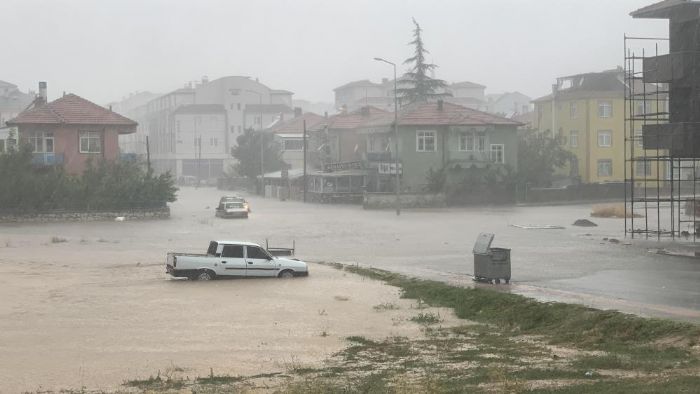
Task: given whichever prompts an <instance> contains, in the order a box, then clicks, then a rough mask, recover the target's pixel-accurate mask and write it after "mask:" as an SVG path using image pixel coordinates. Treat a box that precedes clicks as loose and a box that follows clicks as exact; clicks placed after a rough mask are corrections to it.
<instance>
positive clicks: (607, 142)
mask: <svg viewBox="0 0 700 394" xmlns="http://www.w3.org/2000/svg"><path fill="white" fill-rule="evenodd" d="M598 146H600V147H602V148H609V147H611V146H612V131H611V130H599V131H598Z"/></svg>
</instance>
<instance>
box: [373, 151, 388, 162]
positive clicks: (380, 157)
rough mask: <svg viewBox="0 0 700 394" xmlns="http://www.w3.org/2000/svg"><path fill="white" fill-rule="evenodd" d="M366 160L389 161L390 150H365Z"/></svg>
mask: <svg viewBox="0 0 700 394" xmlns="http://www.w3.org/2000/svg"><path fill="white" fill-rule="evenodd" d="M367 161H391V152H386V151H384V152H367Z"/></svg>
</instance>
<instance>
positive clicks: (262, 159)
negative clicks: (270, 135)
mask: <svg viewBox="0 0 700 394" xmlns="http://www.w3.org/2000/svg"><path fill="white" fill-rule="evenodd" d="M258 97H259V101H258V102H259V105H260V184H261V185H262V195H263V197H265V131H264V130H263V109H262V94H260V95H259V96H258Z"/></svg>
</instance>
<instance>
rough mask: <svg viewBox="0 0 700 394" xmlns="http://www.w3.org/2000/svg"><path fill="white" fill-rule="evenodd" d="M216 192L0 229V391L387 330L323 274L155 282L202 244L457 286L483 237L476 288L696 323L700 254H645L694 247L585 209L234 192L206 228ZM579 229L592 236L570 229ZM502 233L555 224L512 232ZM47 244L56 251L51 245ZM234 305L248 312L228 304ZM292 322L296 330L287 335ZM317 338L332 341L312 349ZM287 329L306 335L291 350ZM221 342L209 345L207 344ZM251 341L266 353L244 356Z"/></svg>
mask: <svg viewBox="0 0 700 394" xmlns="http://www.w3.org/2000/svg"><path fill="white" fill-rule="evenodd" d="M222 194H224V193H223V192H221V191H217V190H214V189H209V188H200V189H194V188H183V189H182V190H181V191H180V192H179V200H178V201H177V202H176V203H173V204H172V206H171V213H172V217H171V219H170V220H162V221H143V222H138V221H125V222H83V223H46V224H3V225H0V375H2V371H5V372H6V374H5V376H4V377H1V378H2V380H4V381H5V382H6V381H7V379H9V378H12V379H14V384H15V385H14V386H9V387H12V388H13V389H8V388H7V387H8V386H4V387H5V390H10V391H7V392H13V391H15V390H14V388H21V389H22V390H36V389H41V388H47V386H41V387H39V386H37V385H39V384H40V383H41V382H46V384H47V385H49V387H66V386H65V385H63V386H55V384H58V383H66V382H72V385H70V386H69V387H80V385H81V384H82V382H87V383H91V384H90V385H89V386H90V387H95V384H98V387H99V384H100V382H107V383H105V384H106V385H107V387H112V386H110V385H113V384H114V383H115V382H116V383H119V382H120V381H121V380H119V379H128V378H134V377H147V376H143V375H139V374H149V373H155V371H157V370H158V369H162V368H165V367H166V366H167V365H168V360H175V361H170V362H171V363H172V364H173V365H175V363H176V362H178V363H179V362H184V364H185V367H186V368H193V371H200V372H201V370H203V369H204V370H208V368H209V367H217V366H223V367H222V368H223V370H224V372H227V373H250V372H251V371H261V370H266V369H265V368H264V366H262V363H267V365H266V366H267V367H268V368H267V370H269V369H270V368H273V367H274V368H277V370H279V369H280V368H282V367H281V366H280V363H284V360H285V357H286V358H287V359H290V360H291V361H293V360H292V358H293V357H299V358H301V359H302V360H307V359H308V360H312V359H314V360H318V359H322V358H323V355H324V354H329V353H330V352H332V351H335V350H337V349H339V347H340V346H342V341H341V340H339V339H338V338H340V337H342V336H343V335H346V336H347V335H352V333H349V332H348V331H347V327H351V328H353V327H354V326H356V323H355V322H357V321H367V322H368V324H365V325H364V326H363V328H362V329H361V330H360V331H361V333H365V334H368V333H380V334H386V335H389V334H390V333H391V332H394V331H397V330H398V331H400V328H396V327H394V326H393V325H392V321H391V320H388V321H386V322H384V323H382V322H381V321H374V320H372V319H366V318H365V317H366V316H365V317H362V318H359V319H358V316H363V315H362V314H361V313H362V312H360V310H361V308H364V309H363V310H364V311H365V312H364V313H366V312H367V311H368V310H369V311H371V307H372V305H369V304H373V302H374V301H375V300H376V301H377V302H374V303H380V302H382V299H386V300H390V299H393V298H391V297H394V298H395V297H396V296H397V295H396V294H395V293H396V292H395V289H394V290H392V291H393V293H392V292H389V293H387V290H383V289H380V288H376V287H373V286H375V285H374V284H372V283H371V282H369V281H364V282H363V281H362V280H361V279H358V278H356V277H354V276H352V275H350V276H338V275H339V274H335V275H336V276H333V275H334V274H333V273H331V272H329V271H332V270H328V269H324V270H326V271H324V272H326V273H325V274H324V275H320V276H319V275H314V274H313V271H312V275H311V276H310V277H308V278H297V279H299V280H297V279H293V280H290V281H289V282H283V287H279V285H278V283H280V282H278V281H275V280H270V279H267V280H262V281H257V280H255V281H221V282H213V283H199V284H197V283H196V282H195V283H190V285H188V286H180V285H184V284H187V283H188V282H182V281H174V280H170V279H169V278H168V276H167V275H165V274H164V267H163V265H162V264H163V262H164V259H165V253H166V252H168V251H182V252H201V253H203V252H204V251H205V250H206V247H207V245H208V242H209V241H210V240H212V239H224V240H246V241H253V242H259V243H261V244H265V241H266V240H268V241H269V243H270V246H279V247H290V246H292V244H293V243H294V244H295V246H296V249H297V256H298V257H299V258H302V259H306V260H310V261H337V262H345V263H357V264H360V265H364V266H373V267H378V268H383V269H387V270H392V271H397V272H401V273H405V274H408V275H412V276H418V277H422V278H428V279H437V280H442V281H446V282H449V283H453V284H457V285H463V286H472V285H474V284H473V282H472V281H471V277H470V275H471V274H472V273H473V263H472V256H471V251H472V246H473V243H474V240H475V239H476V237H477V235H478V234H479V233H480V232H491V233H494V234H496V238H495V241H494V244H493V246H497V247H507V248H511V249H512V282H511V284H510V285H504V284H501V285H485V284H478V286H487V287H488V286H490V287H492V288H496V289H499V290H502V291H511V292H515V293H519V294H524V295H528V296H532V297H535V298H537V299H540V300H547V301H551V300H554V301H567V302H577V303H581V304H585V305H590V306H595V307H600V308H612V309H618V310H621V311H625V312H629V313H636V314H640V315H644V316H657V317H670V318H673V319H678V320H688V321H694V322H700V286H698V283H700V259H695V258H687V257H674V256H665V255H659V254H656V253H652V252H650V251H654V250H656V249H657V248H660V247H666V248H676V249H683V250H685V251H693V250H694V248H693V246H692V244H690V243H687V242H686V243H678V244H674V245H672V244H669V243H658V242H656V241H637V240H635V241H634V242H629V240H626V239H624V234H623V232H624V230H623V229H624V227H623V226H624V222H623V221H622V220H621V219H597V218H590V217H589V216H590V212H591V205H578V206H553V207H552V206H550V207H492V208H484V207H479V208H454V209H441V210H427V209H425V210H407V211H403V212H402V214H401V216H399V217H397V216H396V215H395V213H394V211H365V210H363V209H362V208H361V207H358V206H351V205H341V206H337V205H316V204H303V203H300V202H293V201H277V200H269V199H268V200H266V199H261V198H259V197H256V196H249V201H250V203H251V208H252V213H251V215H250V218H249V219H247V220H246V219H219V218H215V217H214V207H215V206H216V205H217V203H218V200H219V197H220V196H221V195H222ZM580 218H590V219H591V220H593V221H594V222H596V223H597V224H598V225H599V226H598V227H591V228H582V227H575V226H572V225H571V224H572V223H573V222H574V221H575V220H576V219H580ZM516 224H517V225H558V226H563V227H565V228H564V229H559V230H527V229H522V228H516V227H513V226H512V225H516ZM53 237H57V238H62V239H65V241H66V242H52V238H53ZM604 238H615V239H618V240H620V242H619V243H613V242H609V241H604V240H603V239H604ZM173 285H175V286H173ZM195 285H196V286H195ZM345 285H346V286H348V287H346V288H344V287H343V286H345ZM338 291H340V292H342V293H343V294H338V295H343V296H346V295H349V296H350V298H351V299H352V300H354V301H356V303H355V304H353V305H354V306H353V307H354V308H360V309H357V310H355V311H350V312H348V313H345V312H343V313H342V314H339V313H334V312H331V311H336V312H337V311H338V310H342V309H341V308H340V307H339V306H338V303H337V302H336V301H334V300H333V298H332V297H333V296H334V295H336V294H335V293H336V292H338ZM295 299H297V300H298V301H299V302H298V303H295V302H293V301H294V300H295ZM249 300H251V301H252V300H254V301H255V302H254V303H252V304H250V305H248V306H247V307H246V308H241V305H243V304H245V303H246V302H247V301H249ZM324 302H325V304H324ZM300 305H304V307H301V306H300ZM348 305H350V304H348ZM259 308H264V309H263V310H260V309H259ZM289 309H291V310H292V311H293V312H294V313H289ZM297 309H298V310H297ZM327 311H328V312H327ZM268 314H269V315H270V316H273V317H272V318H266V316H268ZM239 315H240V316H243V317H242V318H240V319H235V318H233V317H232V316H239ZM328 315H331V316H332V317H331V318H327V317H326V316H328ZM340 315H342V316H345V318H342V317H341V316H340ZM314 318H315V319H314ZM329 319H330V320H332V321H333V322H334V323H332V324H331V323H328V322H327V320H329ZM299 322H305V323H306V324H307V325H306V326H301V327H299V326H296V324H301V323H299ZM319 322H320V323H319ZM278 324H281V325H282V326H284V327H278V326H277V325H278ZM308 324H312V326H308ZM313 324H316V325H313ZM264 327H267V330H265V329H264ZM309 327H311V328H309ZM326 327H327V328H326ZM382 327H384V329H382ZM326 329H328V330H330V331H334V334H335V336H333V334H331V339H328V340H327V341H326V340H325V339H324V340H323V341H320V340H319V339H318V338H323V337H322V336H320V335H319V332H321V331H324V330H326ZM344 329H345V331H343V330H344ZM297 330H299V331H308V330H312V331H313V334H311V335H309V334H308V332H306V336H305V338H306V340H300V338H299V337H298V335H297V334H296V332H297ZM200 333H203V336H200V337H197V338H192V337H195V336H197V335H199V334H200ZM248 337H250V339H249V340H248V341H246V339H248ZM183 338H184V339H186V341H184V342H183ZM190 338H192V339H190ZM209 338H214V339H213V341H214V342H213V343H210V340H209ZM275 338H276V339H275ZM309 338H311V339H309ZM228 342H230V343H229V345H228V346H227V347H224V349H223V350H221V349H218V346H214V345H218V344H220V343H228ZM266 346H270V347H271V348H273V349H277V350H280V349H281V351H277V350H275V351H272V352H262V353H258V350H259V349H260V347H263V348H264V347H266ZM294 346H297V347H294ZM215 347H216V348H217V349H218V350H217V349H215ZM241 349H244V351H243V352H242V354H244V355H245V356H246V357H249V358H250V357H252V358H253V359H260V357H261V356H260V354H264V355H265V357H268V359H266V360H267V361H265V362H262V361H261V362H258V363H257V364H254V365H248V367H250V368H248V369H246V368H242V366H243V365H244V364H245V360H247V359H245V357H244V358H243V359H241V358H236V357H233V356H232V354H239V353H240V350H241ZM300 349H302V350H300ZM303 349H307V350H306V351H303ZM268 350H269V349H268ZM182 360H185V361H182ZM193 360H203V361H202V362H200V363H196V362H194V361H193ZM241 360H243V361H241ZM280 360H282V361H280ZM232 363H234V364H235V365H237V366H238V367H239V368H238V369H236V368H233V367H232ZM236 363H237V364H236ZM212 364H214V365H212ZM273 364H274V365H273ZM115 365H116V366H115ZM149 368H150V369H149ZM274 368H273V369H274ZM282 369H283V368H282ZM22 371H25V372H24V373H21V372H22ZM231 371H233V372H231ZM193 373H194V372H193ZM103 375H104V376H103ZM38 377H41V379H39V378H38ZM42 379H43V380H42ZM57 382H58V383H57ZM33 384H34V385H33ZM51 384H54V386H51ZM0 392H4V391H3V385H0Z"/></svg>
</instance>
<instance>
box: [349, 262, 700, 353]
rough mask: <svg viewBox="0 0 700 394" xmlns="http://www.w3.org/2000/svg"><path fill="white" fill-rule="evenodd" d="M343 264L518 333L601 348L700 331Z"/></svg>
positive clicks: (408, 295) (467, 316) (466, 315)
mask: <svg viewBox="0 0 700 394" xmlns="http://www.w3.org/2000/svg"><path fill="white" fill-rule="evenodd" d="M344 269H345V270H346V271H349V272H352V273H356V274H359V275H363V276H366V277H370V278H373V279H376V280H381V281H384V282H386V283H387V284H389V285H392V286H396V287H399V288H401V290H402V296H403V297H404V298H411V299H417V300H422V301H423V302H426V303H428V304H429V305H433V306H442V307H448V308H453V309H454V311H455V314H456V315H457V317H459V318H462V319H468V320H472V321H476V322H481V323H489V324H493V325H495V326H497V327H499V328H501V329H502V331H505V332H511V333H514V334H518V335H522V334H527V335H544V336H546V337H548V339H549V340H550V341H551V342H553V343H565V344H573V345H576V346H578V347H594V348H605V347H609V346H624V345H636V344H640V343H650V342H654V341H657V340H660V339H662V338H672V337H678V338H684V339H687V340H695V341H697V338H698V337H700V326H697V325H693V324H690V323H680V322H674V321H670V320H662V319H647V318H642V317H638V316H633V315H629V314H624V313H621V312H616V311H603V310H598V309H593V308H588V307H585V306H581V305H575V304H566V303H559V302H538V301H536V300H534V299H531V298H526V297H523V296H520V295H517V294H509V293H501V292H497V291H494V290H489V289H481V288H461V287H454V286H450V285H448V284H445V283H442V282H437V281H430V280H421V279H414V278H407V277H405V276H403V275H400V274H396V273H392V272H387V271H383V270H378V269H374V268H364V267H357V266H345V267H344Z"/></svg>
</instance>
